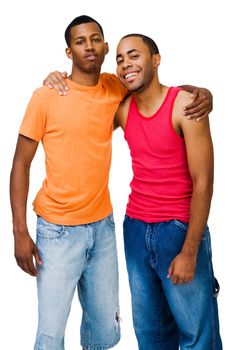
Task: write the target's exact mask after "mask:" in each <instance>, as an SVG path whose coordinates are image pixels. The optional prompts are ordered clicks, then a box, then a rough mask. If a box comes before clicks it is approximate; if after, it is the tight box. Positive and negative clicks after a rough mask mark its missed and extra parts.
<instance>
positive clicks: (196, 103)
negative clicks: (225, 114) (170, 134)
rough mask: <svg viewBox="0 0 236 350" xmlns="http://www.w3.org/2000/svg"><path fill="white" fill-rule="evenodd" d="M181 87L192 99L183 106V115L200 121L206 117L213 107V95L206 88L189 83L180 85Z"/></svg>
mask: <svg viewBox="0 0 236 350" xmlns="http://www.w3.org/2000/svg"><path fill="white" fill-rule="evenodd" d="M182 89H183V90H185V91H188V92H190V93H191V95H192V97H193V101H192V102H191V103H189V104H188V105H186V107H185V108H184V115H185V116H186V117H187V118H188V119H195V120H196V121H200V120H201V119H203V118H206V117H207V116H208V115H209V113H210V112H211V111H212V109H213V96H212V94H211V92H210V91H209V90H208V89H205V88H199V87H194V86H189V85H184V86H182Z"/></svg>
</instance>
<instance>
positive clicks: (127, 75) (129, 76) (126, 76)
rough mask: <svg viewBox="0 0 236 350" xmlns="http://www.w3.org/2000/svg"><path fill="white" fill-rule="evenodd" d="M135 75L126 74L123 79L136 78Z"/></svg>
mask: <svg viewBox="0 0 236 350" xmlns="http://www.w3.org/2000/svg"><path fill="white" fill-rule="evenodd" d="M136 75H137V73H128V74H126V75H125V76H124V78H125V79H128V78H133V77H136Z"/></svg>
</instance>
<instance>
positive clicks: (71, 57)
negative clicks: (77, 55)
mask: <svg viewBox="0 0 236 350" xmlns="http://www.w3.org/2000/svg"><path fill="white" fill-rule="evenodd" d="M65 51H66V56H67V57H68V58H70V59H71V60H73V54H72V52H71V49H70V48H69V47H67V48H66V49H65Z"/></svg>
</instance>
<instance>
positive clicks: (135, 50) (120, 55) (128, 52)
mask: <svg viewBox="0 0 236 350" xmlns="http://www.w3.org/2000/svg"><path fill="white" fill-rule="evenodd" d="M133 52H140V51H139V50H137V49H132V50H129V51H127V52H126V53H127V55H130V54H131V53H133ZM120 57H123V55H122V54H121V53H120V54H119V55H117V56H116V59H117V58H120Z"/></svg>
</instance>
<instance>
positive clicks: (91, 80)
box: [69, 67, 100, 86]
mask: <svg viewBox="0 0 236 350" xmlns="http://www.w3.org/2000/svg"><path fill="white" fill-rule="evenodd" d="M99 77H100V71H99V72H96V73H88V72H84V71H82V70H78V69H77V68H75V67H72V72H71V75H70V76H69V79H71V80H72V81H74V82H75V83H78V84H80V85H87V86H94V85H97V83H98V80H99Z"/></svg>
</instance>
